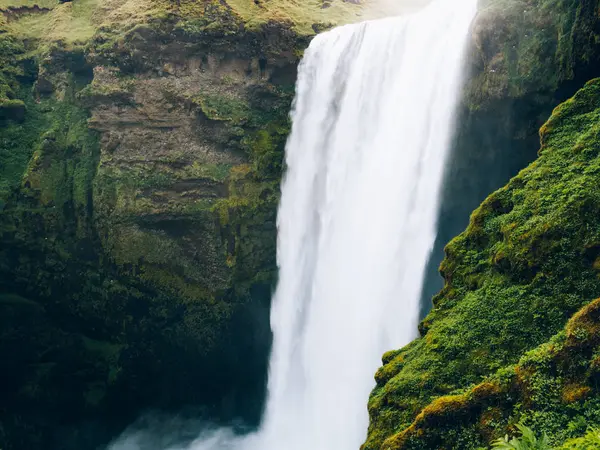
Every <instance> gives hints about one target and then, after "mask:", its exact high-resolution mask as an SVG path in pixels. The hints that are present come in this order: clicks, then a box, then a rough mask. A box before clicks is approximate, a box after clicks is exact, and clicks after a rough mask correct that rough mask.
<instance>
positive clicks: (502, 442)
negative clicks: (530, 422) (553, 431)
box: [492, 423, 551, 450]
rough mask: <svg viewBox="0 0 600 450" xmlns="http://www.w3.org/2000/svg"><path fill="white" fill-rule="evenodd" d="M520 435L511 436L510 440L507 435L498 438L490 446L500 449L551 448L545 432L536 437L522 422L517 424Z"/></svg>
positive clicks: (539, 449) (528, 449)
mask: <svg viewBox="0 0 600 450" xmlns="http://www.w3.org/2000/svg"><path fill="white" fill-rule="evenodd" d="M517 428H518V429H519V431H520V432H521V437H518V438H517V437H513V438H512V439H511V440H510V441H509V440H508V435H506V436H504V437H503V438H500V439H498V440H497V441H495V442H494V443H493V444H492V448H494V449H501V450H551V447H550V442H549V440H548V436H547V435H546V433H544V434H543V435H542V437H541V438H538V437H537V436H536V435H535V433H534V432H533V430H532V429H531V428H528V427H526V426H525V425H523V424H522V423H520V424H517Z"/></svg>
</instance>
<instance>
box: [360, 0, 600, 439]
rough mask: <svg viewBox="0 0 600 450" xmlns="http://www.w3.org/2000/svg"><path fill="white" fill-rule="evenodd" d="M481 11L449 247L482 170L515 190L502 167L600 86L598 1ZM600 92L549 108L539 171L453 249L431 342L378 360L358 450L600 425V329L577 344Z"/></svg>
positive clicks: (594, 293) (453, 180) (475, 217)
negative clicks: (599, 387)
mask: <svg viewBox="0 0 600 450" xmlns="http://www.w3.org/2000/svg"><path fill="white" fill-rule="evenodd" d="M481 6H482V10H481V12H480V14H479V16H478V18H477V20H476V23H475V24H474V27H473V36H474V44H473V48H472V57H471V61H472V64H473V68H472V72H471V77H470V78H469V80H468V82H467V85H466V95H465V105H464V110H463V112H462V113H461V117H462V119H459V122H458V123H459V130H458V135H457V137H456V143H455V148H456V150H455V154H454V160H453V161H452V162H451V166H450V169H449V174H448V183H447V185H448V187H447V190H446V192H445V199H446V201H445V202H443V204H444V206H443V208H442V216H441V227H442V233H441V234H442V236H443V239H442V241H443V240H444V238H448V237H449V236H452V235H454V233H455V230H456V227H457V226H460V220H455V218H456V217H458V216H460V215H461V214H464V207H465V205H464V203H462V204H458V203H459V202H457V201H456V198H457V196H459V195H460V193H465V192H467V193H469V192H473V191H475V192H477V195H482V193H483V192H485V190H486V188H489V187H490V186H486V185H485V183H487V182H489V181H486V180H481V179H480V177H476V176H473V175H472V170H473V169H474V168H475V167H477V170H482V168H484V167H490V170H491V168H492V167H495V168H494V169H493V170H494V171H504V175H503V176H507V174H509V173H510V171H511V170H514V167H512V166H511V165H512V164H513V163H514V161H513V160H512V159H511V160H510V161H507V158H513V157H514V158H515V159H517V160H518V159H519V158H522V157H523V156H522V152H527V155H531V156H529V158H531V159H533V158H534V157H535V156H534V155H535V154H534V153H533V152H532V149H536V150H537V149H539V140H538V139H539V138H538V136H537V133H536V134H535V135H532V132H531V130H535V129H537V128H538V127H539V126H540V125H541V123H540V116H541V115H543V114H545V111H547V110H548V109H549V108H551V107H552V106H553V105H555V104H556V102H558V101H559V100H562V99H563V98H564V96H565V95H569V94H570V93H571V92H573V91H574V90H576V89H577V87H578V86H582V85H583V84H584V83H583V82H582V81H581V80H582V79H586V78H587V77H590V76H592V75H596V76H598V75H600V72H598V70H600V65H599V64H598V51H599V47H598V45H597V42H598V40H597V36H598V17H599V15H598V7H599V5H598V2H597V1H591V2H587V1H583V2H566V1H565V2H562V1H549V2H545V1H539V2H522V1H512V2H510V1H497V2H487V4H486V3H484V4H482V5H481ZM557 36H558V39H557ZM598 86H599V84H598V81H593V82H590V83H589V84H588V85H587V86H585V88H583V89H582V90H581V91H580V92H578V93H577V94H576V95H575V97H574V98H573V99H571V100H568V101H567V102H565V103H564V104H563V105H562V106H560V107H559V108H557V109H556V110H555V112H554V113H553V115H552V117H551V119H550V120H549V121H548V122H547V123H546V125H544V126H543V127H542V130H541V143H542V148H541V150H539V155H540V156H539V158H538V159H537V160H536V161H535V162H533V163H532V164H531V165H530V166H529V167H528V168H527V169H525V170H523V171H522V172H521V173H520V174H519V175H518V176H517V177H515V178H513V179H512V180H511V181H510V182H509V183H508V185H507V186H505V187H504V188H502V189H500V190H499V191H497V192H495V193H494V194H492V195H491V196H489V197H488V198H487V199H486V200H485V201H484V202H483V203H482V204H481V206H480V207H479V208H478V209H476V210H475V212H474V213H473V214H472V216H471V220H470V223H469V225H468V226H467V229H466V231H464V232H463V233H462V234H461V235H459V236H458V237H457V238H455V239H453V240H452V241H451V242H450V243H449V244H448V245H447V246H446V258H445V259H444V261H443V262H442V264H441V268H440V271H441V273H442V275H443V277H444V287H443V289H442V290H441V292H439V293H438V294H437V295H436V296H435V297H434V298H433V309H432V311H431V312H430V313H429V315H427V317H426V318H425V319H424V321H423V322H422V323H421V325H420V331H421V337H420V338H419V339H417V340H416V341H414V342H412V343H411V344H409V345H408V346H407V347H405V348H403V349H401V350H398V351H392V352H389V353H387V354H386V355H384V357H383V367H382V368H381V369H380V370H379V371H378V372H377V374H376V381H377V387H376V388H375V390H374V391H373V393H372V395H371V399H370V402H369V412H370V417H371V424H370V428H369V434H368V438H367V441H366V443H365V444H364V445H363V449H365V450H366V449H392V448H394V449H432V448H440V449H441V448H460V449H477V448H480V447H484V448H485V447H487V446H489V445H490V443H491V442H492V441H493V440H494V439H496V438H499V437H500V436H503V435H504V434H505V433H506V432H507V431H510V430H511V427H512V426H513V425H514V424H515V423H517V422H519V420H524V421H525V422H526V423H527V424H528V425H529V426H532V427H533V428H535V429H536V430H538V431H539V432H540V433H541V432H547V433H548V435H549V436H550V437H551V440H552V443H553V444H555V445H558V444H560V443H562V442H564V441H565V440H566V439H567V438H570V437H576V436H581V435H583V434H584V433H585V428H586V426H587V425H596V426H597V425H598V424H599V420H598V417H599V416H598V414H599V410H598V406H597V398H598V393H597V392H596V391H595V389H596V388H595V386H596V381H595V380H596V374H595V369H594V367H595V366H594V362H593V356H592V355H593V352H594V351H595V350H594V349H595V348H596V343H595V342H596V341H595V339H596V337H594V336H595V334H594V333H595V331H593V330H592V329H591V328H586V330H587V331H585V332H584V331H581V333H582V334H581V341H578V343H575V341H576V340H577V338H575V337H574V335H573V330H574V329H575V328H578V326H579V325H574V324H575V323H578V321H579V319H580V318H581V317H583V316H586V317H587V316H588V315H589V314H590V311H592V310H593V308H595V306H593V305H595V303H593V304H592V306H589V307H586V305H588V304H589V303H590V302H591V301H593V300H594V299H596V298H597V297H598V295H599V294H600V290H599V289H600V285H598V276H597V273H596V269H597V267H596V266H597V264H596V263H595V261H596V258H597V255H596V253H595V252H596V240H597V236H596V231H597V228H598V226H597V225H598V224H597V216H596V213H594V212H593V211H595V209H594V208H597V207H598V204H599V203H598V199H597V198H596V194H595V193H594V192H592V191H593V189H590V188H589V186H593V185H594V183H595V182H596V181H594V180H592V179H591V178H588V177H589V176H591V174H592V173H593V172H594V170H595V169H594V167H595V164H596V163H597V160H596V157H597V156H598V155H597V151H596V150H597V147H598V139H599V136H598V135H597V127H598V111H597V107H598V104H599V103H598V100H599V97H598V92H599V90H598ZM494 146H497V147H494ZM584 155H585V156H584ZM526 160H527V159H524V160H521V162H525V161H526ZM482 162H483V163H484V164H481V163H482ZM511 167H512V168H511ZM516 167H518V165H517V166H516ZM494 176H495V175H490V177H491V178H492V183H498V181H501V178H500V179H498V178H496V179H494V178H493V177H494ZM481 183H483V184H481ZM482 186H483V188H482ZM584 186H586V187H584ZM467 195H468V196H469V195H470V196H471V198H470V201H474V200H477V196H473V194H472V193H470V194H467ZM452 220H455V222H452ZM444 221H447V222H444ZM445 223H446V225H445ZM445 226H446V227H447V228H446V229H444V227H445ZM582 307H583V308H584V309H583V310H582V312H580V313H578V314H576V315H575V316H573V314H575V313H576V312H577V311H578V309H579V308H582ZM586 308H587V309H586ZM592 316H593V314H592ZM570 317H573V318H572V319H571V322H569V325H567V328H566V331H564V327H565V325H566V324H567V322H568V321H569V318H570ZM590 317H591V316H590ZM595 320H596V319H589V320H587V319H586V320H585V322H586V323H588V324H591V323H593V322H594V321H595ZM590 326H591V325H590ZM584 328H585V327H584ZM561 330H563V331H561ZM584 334H585V336H584ZM580 344H581V345H580ZM583 424H587V425H583Z"/></svg>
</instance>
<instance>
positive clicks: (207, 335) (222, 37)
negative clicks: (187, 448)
mask: <svg viewBox="0 0 600 450" xmlns="http://www.w3.org/2000/svg"><path fill="white" fill-rule="evenodd" d="M282 4H283V3H282ZM271 6H275V5H270V4H269V5H267V6H261V5H260V4H259V2H257V3H256V4H255V3H253V2H244V1H237V2H231V4H228V3H225V2H220V3H219V2H212V1H205V2H191V1H178V2H168V1H134V0H131V1H126V2H110V1H94V0H78V1H74V2H66V3H58V2H54V1H41V2H33V1H31V2H28V1H26V2H13V4H11V2H9V1H5V2H3V3H2V4H0V8H1V9H2V13H3V14H2V15H0V20H2V23H1V24H0V25H1V26H2V29H1V32H0V211H1V213H0V241H1V245H0V358H1V359H2V361H3V366H2V367H3V371H2V375H1V376H0V386H1V388H0V389H1V396H2V402H1V403H0V448H3V449H4V450H10V449H23V448H27V449H36V448H45V449H48V448H61V449H64V448H74V449H81V448H96V445H98V444H99V443H102V442H105V441H106V440H107V439H110V437H111V436H113V435H114V434H115V433H117V432H119V430H121V429H122V428H123V427H124V426H126V425H128V424H129V423H131V422H132V421H133V420H134V419H136V418H137V417H138V416H139V415H140V414H142V413H143V412H145V411H147V410H152V409H160V410H173V411H177V412H179V411H181V410H182V409H184V408H185V407H187V406H189V407H194V408H199V407H200V408H201V410H200V411H196V413H197V414H199V415H200V416H204V417H209V418H211V419H212V420H216V421H218V420H231V419H232V418H238V419H241V420H243V421H245V422H246V423H247V424H249V425H252V424H255V423H256V421H257V420H258V418H259V415H260V412H261V408H262V401H263V398H264V384H265V376H266V365H267V358H268V352H269V347H270V330H269V321H268V317H269V302H270V294H271V289H272V285H273V282H274V278H275V270H276V267H275V240H276V228H275V215H276V207H277V202H278V197H279V179H280V176H281V168H282V157H283V145H284V143H285V139H286V136H287V132H288V129H289V119H288V114H289V110H290V105H291V100H292V97H293V86H294V81H295V73H296V65H297V63H298V60H299V56H300V55H301V53H302V50H303V49H304V48H305V47H306V45H307V43H308V41H309V39H310V36H311V35H312V34H314V31H313V30H312V24H317V25H315V28H317V27H318V26H326V24H323V23H321V22H320V21H319V18H320V17H325V13H324V11H323V10H321V9H320V8H316V7H315V8H314V9H315V11H316V12H315V14H316V16H315V17H312V16H310V14H309V13H308V12H309V11H310V10H309V8H308V7H307V8H306V11H305V12H306V14H305V15H304V16H297V15H294V11H291V12H289V13H286V14H284V13H285V11H283V12H282V10H281V8H279V7H277V8H275V7H273V8H271ZM278 6H280V5H278ZM245 8H248V9H249V10H248V11H246V10H245ZM352 8H355V6H353V5H350V4H342V5H340V6H338V5H336V6H335V7H332V8H331V9H332V13H336V14H340V10H348V11H352ZM255 9H256V10H257V11H258V12H260V14H257V13H256V12H255V11H254V10H255ZM272 11H277V12H278V15H274V14H271V12H272ZM282 14H283V15H282ZM250 18H252V20H250ZM292 19H295V21H292ZM319 24H320V25H319Z"/></svg>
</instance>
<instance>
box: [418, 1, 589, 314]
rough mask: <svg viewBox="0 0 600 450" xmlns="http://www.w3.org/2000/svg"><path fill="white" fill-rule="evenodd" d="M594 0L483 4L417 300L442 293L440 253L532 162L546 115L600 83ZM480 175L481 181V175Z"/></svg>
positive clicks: (425, 306)
mask: <svg viewBox="0 0 600 450" xmlns="http://www.w3.org/2000/svg"><path fill="white" fill-rule="evenodd" d="M598 7H599V3H598V1H597V0H585V1H571V0H535V1H534V0H482V1H480V4H479V13H478V15H477V18H476V19H475V22H474V24H473V27H472V40H471V45H470V49H469V56H468V67H467V80H466V83H465V89H464V95H463V101H462V105H461V108H460V110H459V111H458V114H457V121H456V123H457V134H456V136H455V141H454V146H453V147H454V148H453V152H452V156H451V158H450V160H449V162H448V166H447V168H446V180H445V185H444V190H443V192H442V201H441V211H440V219H439V223H440V226H439V229H438V236H437V240H436V244H435V249H434V252H433V255H432V258H431V261H430V263H429V266H428V272H427V280H426V283H425V288H424V292H423V297H422V303H423V312H424V314H425V313H427V311H428V310H429V309H430V307H431V298H432V297H433V296H434V295H435V294H436V293H437V292H438V291H439V290H440V289H441V288H442V287H443V282H442V279H441V278H440V277H439V275H438V267H439V264H440V262H441V261H442V259H443V256H444V255H443V248H444V246H445V245H446V243H447V242H448V241H449V240H450V239H452V238H453V237H454V236H456V235H457V234H459V233H460V232H461V231H462V230H464V228H465V227H466V226H467V224H468V218H469V215H470V213H471V211H473V209H475V208H476V207H477V206H478V205H479V203H481V202H482V201H483V200H484V199H485V198H486V197H487V196H488V195H489V194H490V192H493V191H494V190H496V189H498V188H500V187H501V186H503V185H504V184H506V183H507V182H508V180H509V179H510V178H511V177H513V176H514V175H516V174H517V173H518V171H519V170H520V169H522V168H523V167H526V166H527V165H528V164H529V163H531V162H532V161H534V160H535V158H536V157H537V150H538V141H539V138H538V130H539V128H540V127H541V126H542V124H543V123H544V122H545V121H546V119H547V118H548V116H549V115H550V113H551V112H552V109H553V108H554V107H555V106H556V105H558V104H559V103H561V102H563V101H565V100H566V99H568V98H569V97H571V96H572V95H573V94H574V93H575V92H576V91H577V89H579V88H580V87H581V86H583V84H584V83H585V82H586V81H588V80H589V79H591V78H593V77H596V76H600V46H599V45H598V36H600V29H599V23H600V22H599V20H598V14H599V13H598ZM480 174H485V175H484V176H481V175H480Z"/></svg>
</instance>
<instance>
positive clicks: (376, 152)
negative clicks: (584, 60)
mask: <svg viewBox="0 0 600 450" xmlns="http://www.w3.org/2000/svg"><path fill="white" fill-rule="evenodd" d="M476 5H477V0H434V1H433V2H432V3H430V4H429V5H428V6H427V7H426V8H424V9H423V10H421V11H420V12H418V13H416V14H413V15H410V16H406V17H396V18H388V19H383V20H377V21H371V22H364V23H361V24H357V25H347V26H343V27H340V28H337V29H334V30H333V31H330V32H327V33H324V34H321V35H319V36H317V37H316V38H315V39H314V40H313V41H312V43H311V45H310V47H309V48H308V50H307V51H306V53H305V56H304V59H303V61H302V63H301V65H300V68H299V78H298V83H297V93H296V100H295V106H294V110H293V113H292V116H293V126H292V133H291V135H290V138H289V140H288V144H287V148H286V162H287V173H286V175H285V181H284V183H283V189H282V199H281V205H280V210H279V215H278V227H279V228H278V229H279V237H278V249H277V251H278V263H279V269H280V272H279V284H278V286H277V290H276V293H275V296H274V300H273V307H272V312H271V326H272V329H273V333H274V343H273V352H272V356H271V364H270V373H269V389H268V395H269V397H268V400H267V408H266V412H265V417H264V421H263V425H262V427H261V429H260V430H259V431H258V432H257V433H256V434H254V435H252V436H246V437H243V438H237V439H233V440H232V439H231V438H230V437H226V438H224V437H223V436H224V435H221V436H219V435H218V434H216V435H212V436H211V437H210V438H201V439H199V440H198V441H197V442H196V443H195V444H193V445H192V448H193V449H194V450H200V449H219V448H224V447H227V448H235V449H238V448H239V449H243V450H279V449H285V450H307V449H311V450H350V449H358V447H359V446H360V444H361V443H362V442H363V441H364V438H365V435H366V429H367V424H368V417H367V408H366V405H367V400H368V395H369V391H370V390H371V389H372V388H373V384H374V382H373V374H374V372H375V370H376V369H377V367H378V365H379V363H380V357H381V355H382V353H383V352H385V351H386V350H389V349H393V348H398V347H401V346H403V345H405V344H406V343H408V342H409V340H410V339H412V338H413V337H414V336H415V334H416V325H417V320H418V315H419V297H420V291H421V285H422V279H423V272H424V268H425V264H426V262H427V258H428V255H429V252H430V250H431V248H432V245H433V242H434V238H435V225H436V223H435V222H436V214H437V198H438V192H439V190H440V185H441V180H442V175H443V168H444V163H445V160H446V154H447V150H448V146H449V141H450V137H451V130H452V125H453V120H452V119H453V113H454V111H455V107H456V104H457V101H458V93H459V90H460V78H461V77H460V75H461V66H462V60H463V53H464V48H465V46H466V40H467V36H468V30H469V25H470V23H471V20H472V18H473V16H474V15H475V12H476Z"/></svg>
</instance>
